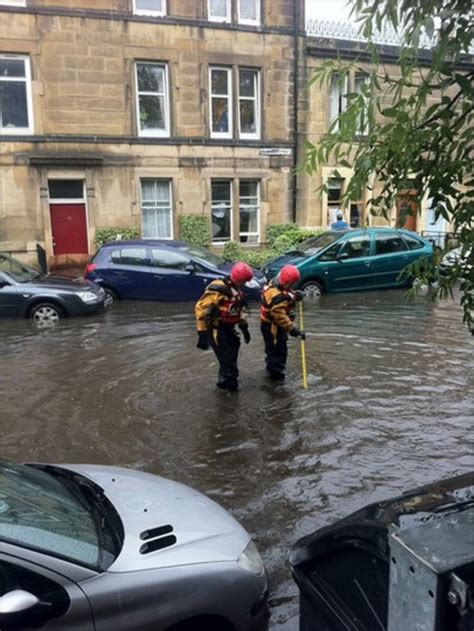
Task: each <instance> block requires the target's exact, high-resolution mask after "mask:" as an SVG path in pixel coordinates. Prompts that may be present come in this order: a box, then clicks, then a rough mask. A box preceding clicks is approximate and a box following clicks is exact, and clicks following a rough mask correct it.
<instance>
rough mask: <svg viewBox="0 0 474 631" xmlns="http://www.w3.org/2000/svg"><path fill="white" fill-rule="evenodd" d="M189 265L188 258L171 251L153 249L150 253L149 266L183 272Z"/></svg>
mask: <svg viewBox="0 0 474 631" xmlns="http://www.w3.org/2000/svg"><path fill="white" fill-rule="evenodd" d="M188 263H189V258H188V257H186V256H184V255H183V254H180V253H179V252H174V251H172V250H162V249H157V248H154V249H153V250H152V251H151V264H152V265H153V266H154V267H168V268H170V269H180V270H184V268H185V267H186V265H187V264H188Z"/></svg>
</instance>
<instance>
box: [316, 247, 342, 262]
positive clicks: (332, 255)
mask: <svg viewBox="0 0 474 631" xmlns="http://www.w3.org/2000/svg"><path fill="white" fill-rule="evenodd" d="M340 247H341V244H340V243H335V244H334V245H332V246H331V247H330V248H328V249H327V250H326V252H324V254H321V256H319V257H318V261H335V260H336V255H337V252H338V250H339V248H340Z"/></svg>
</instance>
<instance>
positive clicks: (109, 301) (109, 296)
mask: <svg viewBox="0 0 474 631" xmlns="http://www.w3.org/2000/svg"><path fill="white" fill-rule="evenodd" d="M104 291H105V302H104V306H106V307H111V306H112V305H113V304H114V302H117V300H118V296H117V294H116V293H115V291H114V290H113V289H110V287H104Z"/></svg>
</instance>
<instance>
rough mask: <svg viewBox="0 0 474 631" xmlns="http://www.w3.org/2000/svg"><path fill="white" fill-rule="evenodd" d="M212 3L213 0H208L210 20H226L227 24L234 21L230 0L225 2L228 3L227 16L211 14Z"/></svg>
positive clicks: (208, 17) (208, 16)
mask: <svg viewBox="0 0 474 631" xmlns="http://www.w3.org/2000/svg"><path fill="white" fill-rule="evenodd" d="M211 4H212V0H207V19H208V20H209V22H224V23H226V24H229V23H230V22H231V21H232V11H231V5H230V0H225V4H226V15H225V17H219V16H213V15H212V14H211Z"/></svg>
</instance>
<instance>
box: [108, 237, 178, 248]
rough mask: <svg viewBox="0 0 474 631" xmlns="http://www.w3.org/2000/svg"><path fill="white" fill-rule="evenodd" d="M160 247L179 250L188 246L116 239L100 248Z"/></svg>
mask: <svg viewBox="0 0 474 631" xmlns="http://www.w3.org/2000/svg"><path fill="white" fill-rule="evenodd" d="M154 245H155V246H157V245H159V246H161V247H163V246H164V247H169V248H179V247H183V246H187V245H189V244H188V243H185V242H184V241H174V240H171V239H123V240H122V239H118V240H117V241H108V242H107V243H104V244H103V245H102V246H101V249H102V248H116V247H117V246H119V247H121V248H123V247H133V246H142V247H146V246H151V247H153V246H154Z"/></svg>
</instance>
